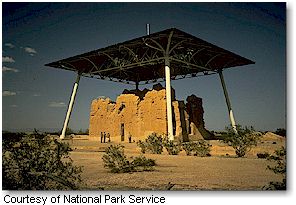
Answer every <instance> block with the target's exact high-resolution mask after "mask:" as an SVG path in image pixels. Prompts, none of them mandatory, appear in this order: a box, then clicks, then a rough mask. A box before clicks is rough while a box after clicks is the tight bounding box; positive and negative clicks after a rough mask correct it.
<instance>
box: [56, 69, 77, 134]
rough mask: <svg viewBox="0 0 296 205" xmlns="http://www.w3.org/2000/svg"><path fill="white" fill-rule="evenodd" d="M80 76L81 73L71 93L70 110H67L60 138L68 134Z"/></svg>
mask: <svg viewBox="0 0 296 205" xmlns="http://www.w3.org/2000/svg"><path fill="white" fill-rule="evenodd" d="M80 76H81V75H80V74H78V75H77V78H76V81H75V83H74V86H73V91H72V95H71V98H70V102H69V105H68V111H67V114H66V118H65V122H64V126H63V130H62V134H61V135H60V139H64V138H65V136H66V129H67V127H68V123H69V119H70V115H71V112H72V108H73V105H74V100H75V96H76V92H77V89H78V85H79V80H80Z"/></svg>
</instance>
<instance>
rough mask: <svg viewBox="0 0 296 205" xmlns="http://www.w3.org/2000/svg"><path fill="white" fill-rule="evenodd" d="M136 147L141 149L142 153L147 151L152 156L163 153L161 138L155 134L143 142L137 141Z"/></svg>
mask: <svg viewBox="0 0 296 205" xmlns="http://www.w3.org/2000/svg"><path fill="white" fill-rule="evenodd" d="M137 145H138V146H139V147H140V148H141V152H142V153H145V152H146V151H148V152H151V153H152V154H161V153H162V151H163V139H162V136H161V135H158V134H156V133H152V134H151V135H149V136H148V137H147V138H146V140H145V141H144V142H142V141H139V142H138V143H137Z"/></svg>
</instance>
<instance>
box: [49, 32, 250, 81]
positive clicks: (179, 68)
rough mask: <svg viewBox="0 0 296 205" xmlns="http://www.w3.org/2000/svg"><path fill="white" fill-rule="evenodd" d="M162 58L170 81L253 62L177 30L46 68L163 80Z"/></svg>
mask: <svg viewBox="0 0 296 205" xmlns="http://www.w3.org/2000/svg"><path fill="white" fill-rule="evenodd" d="M165 59H168V60H169V62H170V70H171V79H172V80H174V79H182V78H186V77H196V76H200V75H208V74H213V73H216V72H218V71H219V70H222V69H225V68H230V67H235V66H242V65H247V64H253V63H254V62H253V61H251V60H248V59H246V58H244V57H241V56H239V55H237V54H234V53H232V52H230V51H227V50H225V49H222V48H219V47H217V46H215V45H213V44H210V43H208V42H206V41H204V40H202V39H199V38H197V37H195V36H192V35H190V34H188V33H185V32H183V31H181V30H178V29H176V28H171V29H167V30H164V31H161V32H157V33H153V34H150V35H147V36H143V37H139V38H136V39H133V40H129V41H125V42H123V43H119V44H116V45H112V46H108V47H106V48H101V49H98V50H94V51H90V52H88V53H84V54H81V55H77V56H73V57H70V58H66V59H62V60H58V61H56V62H52V63H49V64H46V66H50V67H54V68H60V69H66V70H71V71H75V72H78V73H80V74H81V75H82V76H86V77H94V78H98V79H103V80H111V81H118V82H123V83H132V82H134V83H139V84H142V83H151V82H156V81H158V80H160V81H161V80H164V79H165V71H164V67H165V66H164V65H165Z"/></svg>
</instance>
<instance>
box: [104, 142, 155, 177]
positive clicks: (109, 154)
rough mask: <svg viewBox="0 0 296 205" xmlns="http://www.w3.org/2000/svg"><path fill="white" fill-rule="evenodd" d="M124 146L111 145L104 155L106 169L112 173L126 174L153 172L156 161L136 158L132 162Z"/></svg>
mask: <svg viewBox="0 0 296 205" xmlns="http://www.w3.org/2000/svg"><path fill="white" fill-rule="evenodd" d="M123 148H124V146H122V145H110V146H109V147H107V148H106V153H105V154H104V155H103V162H104V167H106V168H108V169H110V171H111V172H112V173H126V172H135V171H151V170H153V166H155V160H153V159H147V158H146V157H144V156H139V157H135V158H134V159H132V161H131V162H130V161H129V160H128V159H127V156H126V155H125V154H124V149H123Z"/></svg>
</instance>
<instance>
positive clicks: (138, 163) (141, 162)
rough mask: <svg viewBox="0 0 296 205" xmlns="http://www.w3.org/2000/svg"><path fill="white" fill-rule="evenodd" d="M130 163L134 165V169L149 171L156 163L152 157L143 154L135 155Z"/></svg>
mask: <svg viewBox="0 0 296 205" xmlns="http://www.w3.org/2000/svg"><path fill="white" fill-rule="evenodd" d="M131 164H132V166H133V167H134V170H136V171H151V170H153V167H154V166H155V165H156V163H155V160H154V159H147V158H146V157H145V156H143V155H140V156H139V157H135V158H134V159H133V161H132V163H131Z"/></svg>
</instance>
